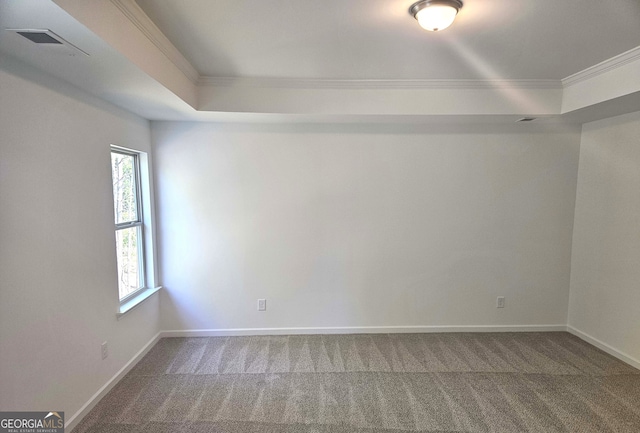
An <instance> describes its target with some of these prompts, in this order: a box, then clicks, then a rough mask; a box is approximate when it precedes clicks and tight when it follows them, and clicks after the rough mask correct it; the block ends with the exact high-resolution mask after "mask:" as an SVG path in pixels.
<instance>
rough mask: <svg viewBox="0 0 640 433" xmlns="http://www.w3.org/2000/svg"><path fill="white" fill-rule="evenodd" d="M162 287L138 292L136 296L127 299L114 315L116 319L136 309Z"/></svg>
mask: <svg viewBox="0 0 640 433" xmlns="http://www.w3.org/2000/svg"><path fill="white" fill-rule="evenodd" d="M160 289H162V286H158V287H154V288H153V289H146V290H143V291H142V292H140V293H139V294H138V295H137V296H135V297H133V298H131V299H129V300H128V301H127V302H125V303H124V304H122V305H120V308H119V309H118V312H117V313H116V317H117V318H118V319H120V318H121V317H122V316H124V315H125V314H127V313H128V312H129V311H131V310H133V309H134V308H136V307H137V306H138V305H140V304H142V303H143V302H144V301H145V300H146V299H149V298H150V297H151V295H153V294H154V293H157V292H158V291H159V290H160Z"/></svg>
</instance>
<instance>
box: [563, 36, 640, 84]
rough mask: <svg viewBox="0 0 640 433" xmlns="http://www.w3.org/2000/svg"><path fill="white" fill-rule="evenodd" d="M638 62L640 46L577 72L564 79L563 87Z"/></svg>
mask: <svg viewBox="0 0 640 433" xmlns="http://www.w3.org/2000/svg"><path fill="white" fill-rule="evenodd" d="M636 60H640V46H637V47H635V48H632V49H630V50H629V51H625V52H624V53H622V54H619V55H617V56H615V57H611V58H610V59H607V60H605V61H604V62H600V63H598V64H596V65H593V66H590V67H588V68H586V69H583V70H582V71H580V72H576V73H575V74H573V75H569V76H568V77H566V78H563V79H562V87H569V86H573V85H574V84H578V83H581V82H583V81H585V80H588V79H590V78H594V77H597V76H598V75H602V74H604V73H606V72H609V71H612V70H614V69H617V68H620V67H622V66H624V65H626V64H628V63H631V62H634V61H636Z"/></svg>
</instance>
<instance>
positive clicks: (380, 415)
mask: <svg viewBox="0 0 640 433" xmlns="http://www.w3.org/2000/svg"><path fill="white" fill-rule="evenodd" d="M415 431H420V432H499V433H502V432H504V433H515V432H540V433H550V432H580V433H590V432H593V433H603V432H629V433H638V432H640V371H639V370H636V369H634V368H632V367H630V366H628V365H627V364H624V363H622V362H621V361H619V360H617V359H615V358H613V357H612V356H609V355H608V354H606V353H604V352H602V351H600V350H598V349H597V348H595V347H593V346H591V345H589V344H587V343H585V342H583V341H582V340H580V339H578V338H576V337H574V336H572V335H570V334H568V333H564V332H558V333H483V334H477V333H464V334H389V335H387V334H382V335H378V334H375V335H374V334H371V335H309V336H261V337H210V338H164V339H162V340H160V341H159V342H158V344H157V345H156V346H155V347H154V348H153V349H151V351H150V352H149V353H148V354H147V355H146V356H145V357H144V358H143V359H142V360H141V361H140V362H139V363H138V364H137V365H136V366H135V367H134V368H133V369H132V370H131V372H129V374H127V375H126V376H125V377H124V378H123V379H122V380H121V381H120V383H118V384H117V385H116V386H115V387H114V389H113V390H112V391H111V392H109V394H107V395H106V396H105V397H104V398H103V399H102V400H101V401H100V402H99V403H98V404H97V405H96V407H95V408H94V409H93V410H92V411H91V412H90V413H89V415H87V416H86V417H85V419H84V420H83V421H82V422H81V423H80V424H79V425H78V426H77V427H76V429H75V430H74V433H98V432H100V433H115V432H122V433H130V432H131V433H133V432H135V433H142V432H154V433H156V432H157V433H163V432H167V433H169V432H171V433H183V432H185V433H186V432H228V433H249V432H251V433H271V432H273V433H276V432H285V433H294V432H295V433H297V432H304V433H312V432H317V433H329V432H340V433H350V432H353V433H365V432H367V433H374V432H415Z"/></svg>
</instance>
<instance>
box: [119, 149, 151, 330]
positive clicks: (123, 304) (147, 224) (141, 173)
mask: <svg viewBox="0 0 640 433" xmlns="http://www.w3.org/2000/svg"><path fill="white" fill-rule="evenodd" d="M111 151H115V152H124V153H129V154H135V155H137V159H138V173H137V174H138V189H139V191H138V197H139V198H140V199H141V200H140V204H139V207H140V208H141V216H142V218H141V220H142V230H141V231H142V239H143V244H142V248H141V249H142V254H143V262H144V282H145V286H144V287H142V288H141V289H139V290H137V291H135V292H134V293H132V294H131V295H130V296H127V297H125V298H124V299H123V300H122V301H120V300H119V298H120V297H119V295H118V288H117V286H116V289H115V291H114V292H115V296H116V297H117V298H118V300H119V307H118V311H117V312H116V317H117V318H118V319H119V318H120V317H122V316H123V315H124V314H126V313H128V312H129V311H131V310H133V309H134V308H135V307H137V306H138V305H140V304H141V303H142V302H144V301H145V300H147V299H149V298H150V297H151V296H152V295H153V294H155V293H157V292H158V291H159V290H160V289H161V288H162V287H161V286H159V285H158V284H157V281H158V279H157V274H156V253H155V251H156V250H155V245H154V219H155V218H154V216H155V212H154V211H155V209H154V206H153V195H152V194H153V192H152V183H151V171H150V160H149V155H148V154H147V153H146V152H144V151H140V150H136V149H131V148H126V147H122V146H117V145H111V146H110V152H109V155H110V154H111ZM114 233H115V232H114Z"/></svg>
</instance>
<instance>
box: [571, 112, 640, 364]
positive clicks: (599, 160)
mask: <svg viewBox="0 0 640 433" xmlns="http://www.w3.org/2000/svg"><path fill="white" fill-rule="evenodd" d="M569 325H570V326H572V327H574V328H576V329H577V330H579V331H581V332H583V333H585V334H587V335H588V336H590V337H592V338H595V339H596V340H599V341H601V342H604V343H606V344H607V345H609V346H611V347H613V348H614V349H616V350H617V351H619V352H622V353H623V354H626V355H627V356H629V357H631V358H633V359H635V363H636V365H639V366H640V112H637V113H632V114H628V115H624V116H619V117H614V118H610V119H605V120H601V121H597V122H592V123H588V124H585V125H583V130H582V141H581V150H580V169H579V172H578V188H577V198H576V212H575V225H574V235H573V257H572V267H571V302H570V309H569Z"/></svg>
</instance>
